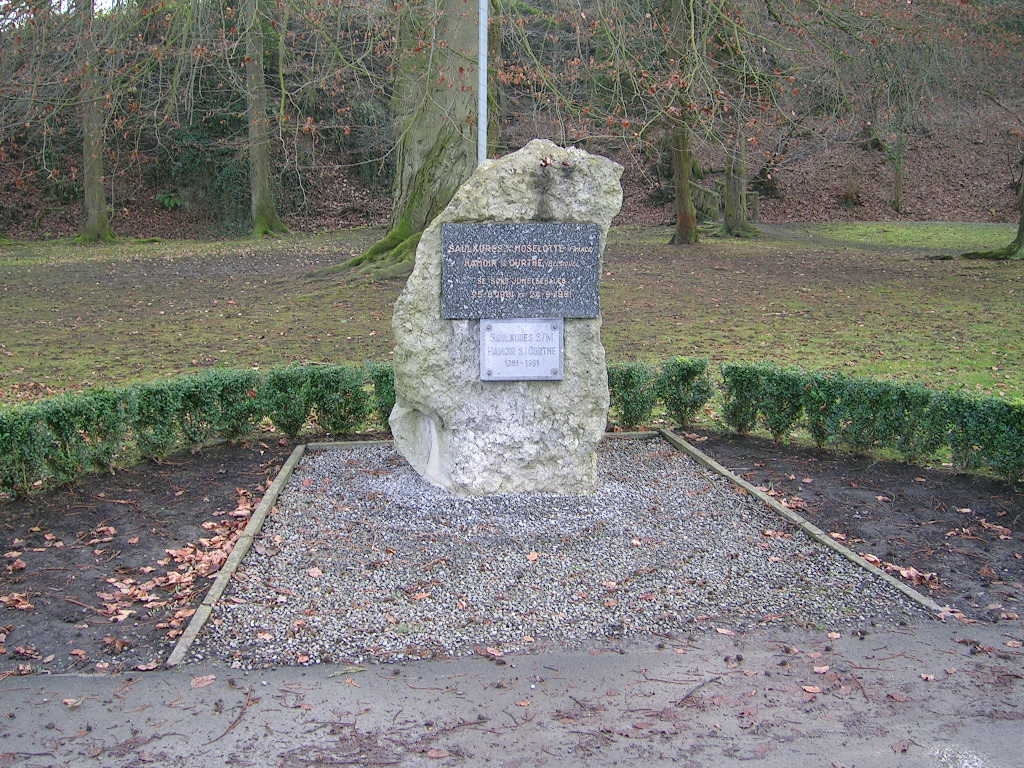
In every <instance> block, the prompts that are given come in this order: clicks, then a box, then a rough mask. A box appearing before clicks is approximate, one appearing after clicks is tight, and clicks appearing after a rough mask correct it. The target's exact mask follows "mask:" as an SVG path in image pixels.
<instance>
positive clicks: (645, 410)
mask: <svg viewBox="0 0 1024 768" xmlns="http://www.w3.org/2000/svg"><path fill="white" fill-rule="evenodd" d="M657 383H658V379H657V377H656V376H655V374H654V369H653V368H651V366H649V365H647V364H646V363H616V364H612V365H609V366H608V396H609V399H610V401H611V403H610V404H611V407H612V408H613V409H614V410H615V411H616V413H618V415H619V423H620V424H621V425H622V426H623V427H625V428H626V429H634V428H636V427H637V426H638V425H640V424H642V423H643V422H645V421H648V420H649V419H650V418H651V412H652V411H653V410H654V404H655V403H656V402H657V400H658V386H657Z"/></svg>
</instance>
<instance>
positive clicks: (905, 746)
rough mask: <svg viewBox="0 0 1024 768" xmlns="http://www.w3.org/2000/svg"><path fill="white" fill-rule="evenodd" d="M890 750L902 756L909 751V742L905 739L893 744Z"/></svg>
mask: <svg viewBox="0 0 1024 768" xmlns="http://www.w3.org/2000/svg"><path fill="white" fill-rule="evenodd" d="M890 749H892V751H893V752H895V753H896V754H898V755H899V754H902V753H904V752H907V751H909V750H910V742H909V741H908V740H907V739H904V740H903V741H897V742H896V743H895V744H892V745H891V746H890Z"/></svg>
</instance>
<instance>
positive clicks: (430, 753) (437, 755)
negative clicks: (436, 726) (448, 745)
mask: <svg viewBox="0 0 1024 768" xmlns="http://www.w3.org/2000/svg"><path fill="white" fill-rule="evenodd" d="M450 755H451V752H449V751H448V750H447V749H439V748H438V747H434V748H433V749H428V750H427V757H429V758H430V759H431V760H441V759H442V758H445V757H448V756H450Z"/></svg>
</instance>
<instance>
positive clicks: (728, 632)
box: [715, 627, 736, 636]
mask: <svg viewBox="0 0 1024 768" xmlns="http://www.w3.org/2000/svg"><path fill="white" fill-rule="evenodd" d="M715 632H717V633H718V634H720V635H729V636H732V635H735V634H736V633H735V632H733V631H732V630H731V629H726V628H725V627H715Z"/></svg>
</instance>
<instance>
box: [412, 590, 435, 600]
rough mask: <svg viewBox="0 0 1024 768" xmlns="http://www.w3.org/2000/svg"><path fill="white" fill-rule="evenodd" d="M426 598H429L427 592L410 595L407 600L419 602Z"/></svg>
mask: <svg viewBox="0 0 1024 768" xmlns="http://www.w3.org/2000/svg"><path fill="white" fill-rule="evenodd" d="M428 597H430V593H429V592H417V593H416V594H415V595H412V596H411V597H410V598H409V599H410V600H417V601H419V600H426V599H427V598H428Z"/></svg>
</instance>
